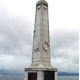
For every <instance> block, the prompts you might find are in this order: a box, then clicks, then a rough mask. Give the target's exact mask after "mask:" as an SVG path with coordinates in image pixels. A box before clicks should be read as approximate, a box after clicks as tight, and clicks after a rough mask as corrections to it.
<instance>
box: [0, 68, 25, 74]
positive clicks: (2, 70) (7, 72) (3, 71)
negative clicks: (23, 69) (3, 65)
mask: <svg viewBox="0 0 80 80" xmlns="http://www.w3.org/2000/svg"><path fill="white" fill-rule="evenodd" d="M0 75H24V73H19V72H17V71H15V70H4V69H0Z"/></svg>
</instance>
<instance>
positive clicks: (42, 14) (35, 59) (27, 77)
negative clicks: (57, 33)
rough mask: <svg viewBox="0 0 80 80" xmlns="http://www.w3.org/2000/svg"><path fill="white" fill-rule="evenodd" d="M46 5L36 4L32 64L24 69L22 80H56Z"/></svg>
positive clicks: (40, 2)
mask: <svg viewBox="0 0 80 80" xmlns="http://www.w3.org/2000/svg"><path fill="white" fill-rule="evenodd" d="M48 18H49V17H48V3H47V2H46V1H45V0H39V1H38V2H37V3H36V15H35V25H34V36H33V49H32V63H31V65H30V66H29V67H27V68H25V70H24V71H25V74H24V80H57V68H54V67H52V66H51V59H50V36H49V19H48Z"/></svg>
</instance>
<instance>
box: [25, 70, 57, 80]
mask: <svg viewBox="0 0 80 80" xmlns="http://www.w3.org/2000/svg"><path fill="white" fill-rule="evenodd" d="M24 80H57V72H55V71H48V70H36V71H31V70H30V71H25V75H24Z"/></svg>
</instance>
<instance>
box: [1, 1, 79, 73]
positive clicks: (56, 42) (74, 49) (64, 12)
mask: <svg viewBox="0 0 80 80" xmlns="http://www.w3.org/2000/svg"><path fill="white" fill-rule="evenodd" d="M37 1H38V0H0V69H10V70H20V71H24V68H25V67H28V66H30V64H31V58H32V43H33V30H34V20H35V7H36V2H37ZM46 1H47V2H48V4H49V28H50V45H51V46H50V48H51V64H52V66H53V67H56V68H58V71H67V72H78V70H79V49H78V48H79V29H78V28H79V26H80V1H79V0H46Z"/></svg>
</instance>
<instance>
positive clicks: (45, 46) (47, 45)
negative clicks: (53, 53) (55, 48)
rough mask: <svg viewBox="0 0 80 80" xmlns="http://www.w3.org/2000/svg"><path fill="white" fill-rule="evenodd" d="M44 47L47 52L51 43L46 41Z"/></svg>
mask: <svg viewBox="0 0 80 80" xmlns="http://www.w3.org/2000/svg"><path fill="white" fill-rule="evenodd" d="M43 49H44V51H46V52H48V51H49V43H48V42H47V41H44V44H43Z"/></svg>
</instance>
